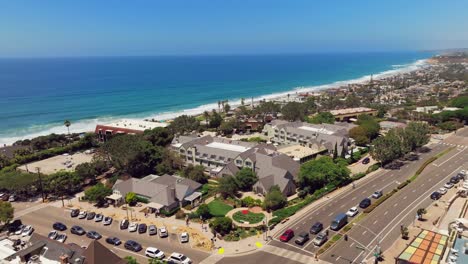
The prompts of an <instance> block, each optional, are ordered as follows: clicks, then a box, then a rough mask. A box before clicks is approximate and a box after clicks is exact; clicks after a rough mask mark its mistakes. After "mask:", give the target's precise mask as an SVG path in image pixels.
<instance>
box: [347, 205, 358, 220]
mask: <svg viewBox="0 0 468 264" xmlns="http://www.w3.org/2000/svg"><path fill="white" fill-rule="evenodd" d="M358 213H359V210H358V209H357V207H356V206H353V207H351V208H349V210H348V212H346V215H347V216H349V217H353V216H355V215H357V214H358Z"/></svg>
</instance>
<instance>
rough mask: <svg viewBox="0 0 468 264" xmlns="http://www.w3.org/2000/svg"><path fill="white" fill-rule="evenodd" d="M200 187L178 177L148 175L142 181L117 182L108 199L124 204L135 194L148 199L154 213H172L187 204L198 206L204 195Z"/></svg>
mask: <svg viewBox="0 0 468 264" xmlns="http://www.w3.org/2000/svg"><path fill="white" fill-rule="evenodd" d="M200 187H201V184H200V183H198V182H195V181H192V180H190V179H186V178H182V177H178V176H173V175H167V174H165V175H162V176H157V175H148V176H146V177H144V178H142V179H137V178H130V179H128V180H125V181H122V180H117V182H116V183H115V184H114V186H113V187H112V190H113V194H112V195H110V196H109V197H108V199H109V200H113V201H114V202H116V203H117V204H118V203H122V202H123V199H125V196H126V195H127V193H129V192H133V193H135V194H136V195H138V196H139V197H141V198H144V199H147V200H148V201H149V203H148V205H147V206H148V207H149V208H150V209H152V210H153V211H160V210H166V211H171V210H173V209H175V208H177V207H178V206H183V205H184V204H186V203H191V204H192V205H196V204H195V203H197V202H198V200H199V199H200V198H201V195H202V194H201V193H200V192H197V190H198V189H200Z"/></svg>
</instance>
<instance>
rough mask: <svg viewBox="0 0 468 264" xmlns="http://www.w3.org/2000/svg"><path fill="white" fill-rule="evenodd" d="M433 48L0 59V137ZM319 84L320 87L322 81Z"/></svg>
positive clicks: (287, 84) (236, 95) (190, 102)
mask: <svg viewBox="0 0 468 264" xmlns="http://www.w3.org/2000/svg"><path fill="white" fill-rule="evenodd" d="M432 55H434V53H431V52H391V53H323V54H304V55H299V54H297V55H296V54H295V55H258V56H257V55H245V56H240V55H233V56H180V57H177V56H167V57H89V58H34V59H25V58H21V59H13V58H11V59H10V58H8V59H6V58H5V59H0V105H1V106H2V107H1V108H0V143H1V144H4V143H7V144H9V143H13V142H14V141H16V140H18V139H22V138H29V137H32V136H38V135H45V134H48V133H51V132H54V133H66V128H65V127H64V126H63V121H64V120H66V119H68V120H70V121H71V122H72V125H71V127H70V130H71V132H82V131H90V130H93V129H94V126H95V124H96V123H97V122H109V121H111V120H114V119H119V118H123V117H130V118H133V117H135V118H143V117H148V118H155V119H167V118H171V117H174V116H176V115H179V114H182V113H186V114H193V113H200V112H203V111H204V110H211V109H213V108H217V101H218V100H224V99H228V100H229V102H232V103H234V102H236V101H239V99H240V98H246V99H250V98H251V97H254V98H257V99H258V98H265V96H269V95H273V94H278V93H287V92H290V93H294V92H295V90H298V89H300V90H304V89H310V90H313V89H317V88H318V87H317V86H322V85H327V84H333V83H336V82H339V81H347V80H355V79H359V78H363V79H368V78H369V75H370V74H374V75H376V74H379V73H382V72H385V73H389V72H390V73H392V72H397V71H400V70H401V71H403V70H407V69H409V68H414V67H416V66H415V65H416V64H415V63H416V62H418V61H419V60H421V59H426V58H429V57H430V56H432ZM322 88H323V87H322ZM246 101H247V102H248V100H246Z"/></svg>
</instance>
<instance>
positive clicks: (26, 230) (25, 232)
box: [21, 225, 34, 236]
mask: <svg viewBox="0 0 468 264" xmlns="http://www.w3.org/2000/svg"><path fill="white" fill-rule="evenodd" d="M33 232H34V228H33V227H32V226H30V225H27V226H26V227H25V228H24V229H23V232H21V236H30V235H31V234H32V233H33Z"/></svg>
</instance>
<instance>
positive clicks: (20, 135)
mask: <svg viewBox="0 0 468 264" xmlns="http://www.w3.org/2000/svg"><path fill="white" fill-rule="evenodd" d="M426 65H427V61H426V60H417V61H416V62H414V63H410V64H397V65H392V68H393V69H391V70H387V71H383V72H380V73H376V74H373V75H372V76H373V79H382V78H386V77H390V76H393V75H396V74H401V73H407V72H411V71H415V70H417V69H420V68H423V67H424V66H426ZM370 78H371V75H365V76H362V77H360V78H357V79H351V80H345V81H338V82H334V83H330V84H324V85H316V86H307V87H296V88H294V89H293V90H290V91H285V92H279V93H273V94H267V95H262V96H256V97H254V98H253V100H254V101H255V102H258V101H260V100H264V99H265V100H273V99H278V98H284V97H286V96H287V95H288V94H295V93H299V92H301V93H302V92H313V91H318V90H324V89H329V88H333V87H339V86H343V85H347V84H350V83H363V82H367V81H369V80H370ZM250 102H251V98H245V103H246V104H250ZM229 104H230V105H231V106H234V107H236V106H239V105H240V104H241V99H240V98H234V99H232V100H231V99H230V100H229ZM217 108H218V103H217V102H215V103H210V104H204V105H200V106H198V107H195V108H190V109H184V110H180V111H174V112H158V113H152V114H147V115H141V114H140V115H135V116H114V117H100V118H94V119H84V120H79V121H76V122H73V121H72V124H71V126H70V132H72V133H80V132H90V131H94V129H95V127H96V125H97V124H106V123H111V122H115V121H117V120H121V119H123V118H142V119H155V120H167V119H173V118H175V117H177V116H181V115H198V114H201V113H203V112H204V111H211V110H213V109H217ZM142 116H143V117H142ZM51 133H55V134H63V133H67V128H66V127H65V126H64V125H63V124H61V123H60V124H59V123H55V124H48V125H43V126H32V127H29V128H25V129H18V130H17V131H16V133H15V135H11V136H2V137H0V144H1V146H3V144H12V143H14V142H16V141H18V140H24V139H28V138H34V137H38V136H43V135H49V134H51Z"/></svg>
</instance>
